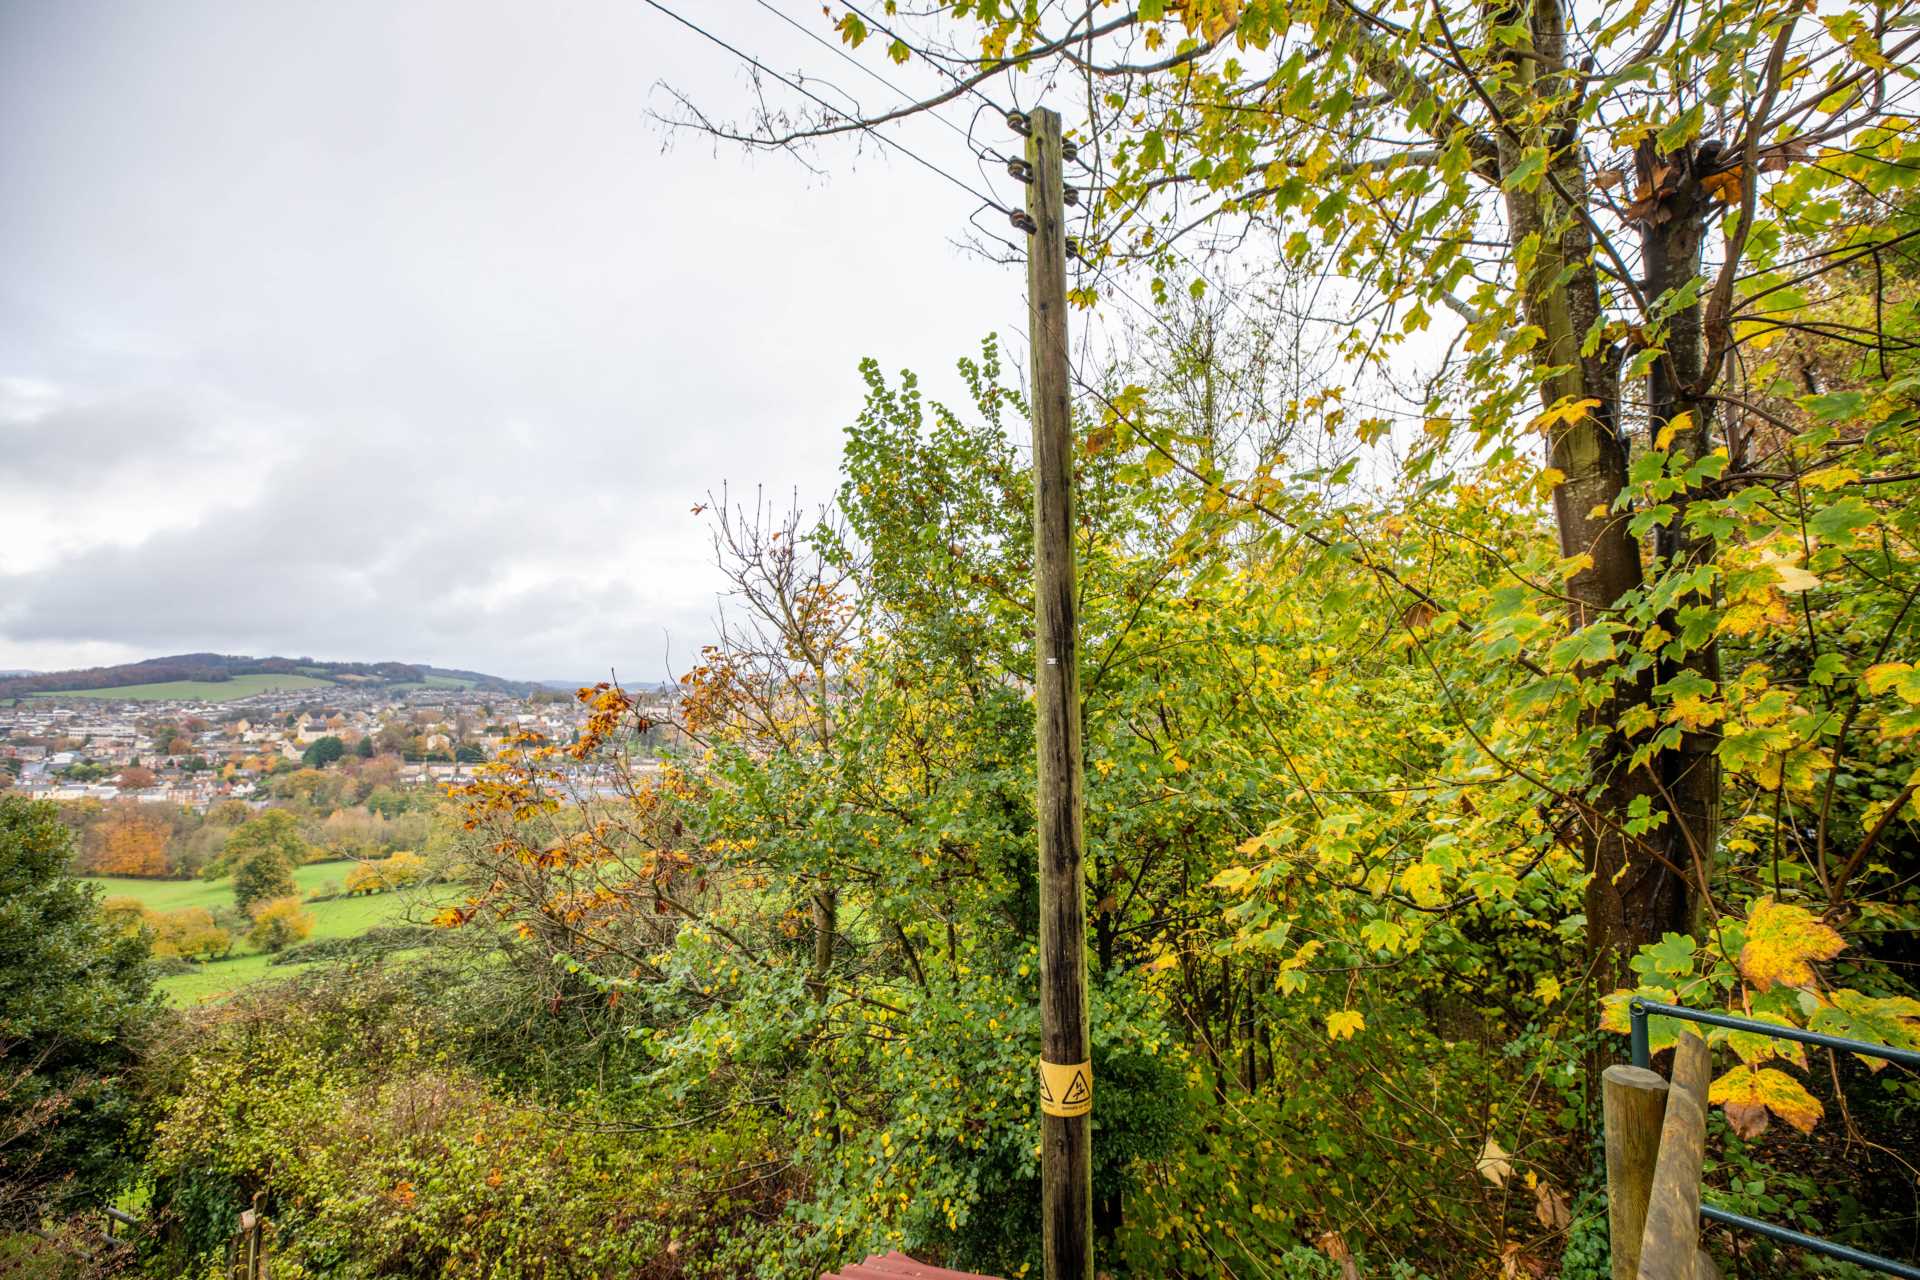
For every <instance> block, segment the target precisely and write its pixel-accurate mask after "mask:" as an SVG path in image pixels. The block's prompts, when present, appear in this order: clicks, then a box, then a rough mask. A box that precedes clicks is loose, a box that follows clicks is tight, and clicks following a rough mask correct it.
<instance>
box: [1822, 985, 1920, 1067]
mask: <svg viewBox="0 0 1920 1280" xmlns="http://www.w3.org/2000/svg"><path fill="white" fill-rule="evenodd" d="M1807 1025H1808V1026H1810V1027H1812V1028H1813V1029H1814V1030H1815V1031H1824V1032H1826V1033H1827V1034H1828V1035H1835V1036H1845V1037H1846V1038H1847V1039H1849V1040H1866V1041H1870V1042H1872V1043H1874V1044H1885V1045H1892V1046H1893V1047H1894V1048H1896V1049H1920V1000H1915V999H1914V998H1913V997H1911V996H1870V995H1867V994H1866V993H1865V992H1862V991H1855V990H1853V989H1852V988H1851V987H1842V988H1841V989H1840V990H1838V991H1835V992H1834V993H1833V1003H1832V1004H1830V1005H1824V1006H1822V1007H1821V1008H1819V1009H1816V1010H1815V1011H1814V1013H1813V1016H1812V1017H1811V1018H1809V1019H1808V1020H1807ZM1854 1056H1855V1057H1858V1058H1859V1059H1860V1061H1861V1062H1863V1063H1865V1064H1866V1066H1867V1069H1868V1070H1870V1071H1878V1070H1880V1069H1881V1068H1883V1067H1885V1066H1886V1065H1887V1060H1886V1059H1885V1058H1869V1057H1866V1056H1865V1055H1861V1054H1856V1055H1854Z"/></svg>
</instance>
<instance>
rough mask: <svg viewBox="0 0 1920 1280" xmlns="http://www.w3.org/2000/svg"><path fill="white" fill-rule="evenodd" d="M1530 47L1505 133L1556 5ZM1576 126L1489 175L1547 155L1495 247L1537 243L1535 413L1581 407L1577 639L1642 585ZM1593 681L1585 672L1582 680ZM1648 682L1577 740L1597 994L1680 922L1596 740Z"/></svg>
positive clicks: (1613, 751) (1567, 442) (1554, 56)
mask: <svg viewBox="0 0 1920 1280" xmlns="http://www.w3.org/2000/svg"><path fill="white" fill-rule="evenodd" d="M1531 34H1532V48H1531V49H1530V50H1517V51H1516V55H1515V57H1514V58H1513V60H1512V61H1511V62H1509V63H1508V64H1507V65H1506V66H1505V68H1503V70H1504V72H1505V73H1506V76H1507V79H1506V82H1505V83H1506V86H1507V87H1505V88H1504V89H1503V90H1502V94H1503V96H1504V97H1505V99H1506V101H1505V102H1503V103H1501V104H1500V106H1501V115H1502V116H1503V117H1504V119H1506V120H1508V121H1524V120H1529V119H1534V118H1537V116H1536V113H1535V112H1534V111H1533V109H1532V108H1533V106H1534V103H1533V101H1532V99H1533V98H1534V96H1535V94H1536V93H1545V94H1549V95H1554V96H1556V97H1566V96H1567V95H1566V94H1565V89H1564V84H1563V83H1562V82H1560V81H1559V79H1558V77H1559V76H1560V75H1562V74H1563V73H1564V72H1565V71H1566V69H1567V63H1566V13H1565V11H1564V9H1563V8H1562V7H1561V3H1560V0H1538V2H1537V3H1536V4H1535V5H1534V7H1533V12H1532V24H1531ZM1577 128H1578V121H1577V119H1576V117H1575V111H1574V109H1573V104H1572V103H1571V102H1567V103H1566V104H1565V105H1564V106H1563V107H1561V108H1559V109H1558V114H1557V117H1556V118H1550V119H1548V120H1545V121H1543V122H1542V123H1541V125H1540V126H1539V127H1538V128H1537V130H1535V131H1534V132H1533V133H1531V134H1527V133H1521V132H1519V126H1512V127H1508V128H1502V129H1501V130H1500V132H1499V134H1498V136H1497V139H1496V145H1497V150H1498V156H1499V164H1500V171H1501V173H1502V174H1505V173H1510V172H1512V171H1513V170H1514V168H1515V166H1516V165H1518V164H1519V162H1520V159H1521V156H1522V153H1523V151H1524V150H1525V149H1526V147H1527V146H1529V145H1531V146H1542V145H1544V146H1548V147H1549V148H1550V156H1549V160H1548V163H1547V166H1546V175H1545V177H1544V178H1543V180H1542V181H1541V182H1540V183H1539V185H1538V186H1536V187H1534V188H1533V189H1532V190H1531V191H1518V190H1510V191H1508V192H1507V193H1506V202H1507V216H1508V234H1509V236H1510V237H1511V240H1512V243H1513V245H1514V246H1515V248H1516V249H1518V248H1519V247H1520V246H1521V245H1522V244H1524V243H1526V242H1528V241H1529V239H1530V238H1532V237H1535V236H1537V237H1538V241H1537V243H1538V245H1539V250H1538V252H1537V254H1536V255H1535V257H1534V260H1533V262H1532V264H1531V266H1530V267H1529V269H1528V270H1527V271H1526V273H1525V274H1524V275H1523V277H1522V279H1521V290H1522V293H1521V297H1522V303H1523V307H1524V310H1525V314H1526V318H1527V320H1528V322H1529V323H1531V324H1534V325H1537V326H1539V328H1540V330H1541V331H1542V332H1543V333H1544V334H1545V339H1544V341H1542V342H1541V343H1539V344H1538V345H1537V346H1536V347H1535V348H1534V358H1535V360H1536V362H1537V364H1538V365H1539V366H1540V367H1542V368H1544V369H1546V370H1549V371H1550V372H1548V374H1547V376H1546V377H1545V378H1544V379H1543V380H1542V385H1541V389H1540V401H1541V406H1542V407H1543V408H1546V409H1551V408H1553V407H1555V406H1559V405H1564V404H1567V403H1572V402H1580V401H1585V402H1590V403H1588V405H1587V408H1586V411H1585V412H1584V413H1581V414H1579V415H1569V416H1568V417H1567V418H1565V419H1563V420H1561V421H1559V422H1558V423H1556V425H1555V426H1554V427H1553V428H1552V434H1551V435H1550V436H1549V438H1548V442H1547V461H1548V465H1549V466H1550V467H1552V468H1553V469H1554V470H1556V471H1558V472H1559V473H1560V474H1561V476H1562V477H1563V478H1562V479H1561V481H1560V483H1559V485H1558V486H1557V487H1556V488H1555V489H1554V493H1553V511H1554V525H1555V529H1556V531H1557V533H1558V535H1559V544H1560V553H1561V555H1563V556H1567V557H1573V556H1586V557H1588V563H1587V564H1586V565H1585V566H1584V567H1583V568H1581V569H1580V570H1579V572H1577V573H1575V574H1574V575H1573V577H1572V578H1570V579H1569V580H1568V583H1567V594H1568V595H1569V596H1571V597H1573V604H1572V607H1571V608H1570V610H1569V617H1568V619H1567V625H1568V627H1569V629H1572V630H1577V629H1579V628H1581V627H1584V626H1587V625H1588V624H1590V623H1592V622H1595V621H1597V620H1599V619H1602V618H1604V617H1606V616H1607V613H1608V611H1609V610H1610V609H1611V608H1612V607H1613V606H1614V605H1615V604H1616V603H1617V602H1618V601H1619V600H1621V599H1622V598H1623V597H1624V596H1626V595H1627V594H1628V593H1630V592H1632V591H1634V590H1635V589H1637V588H1638V587H1640V586H1641V584H1642V581H1643V576H1642V568H1641V563H1640V547H1639V543H1638V541H1637V540H1636V539H1635V538H1634V537H1633V536H1632V535H1631V534H1630V533H1629V532H1628V529H1627V521H1626V520H1625V519H1624V518H1623V517H1622V515H1621V514H1620V513H1619V512H1617V511H1615V510H1614V509H1613V508H1614V503H1615V501H1616V499H1618V498H1619V496H1620V494H1621V493H1622V491H1623V490H1624V489H1625V488H1626V484H1627V455H1626V446H1625V443H1624V441H1623V440H1622V438H1621V436H1620V417H1621V414H1620V384H1619V377H1618V373H1617V370H1616V366H1615V357H1614V356H1613V355H1612V353H1611V352H1609V351H1608V350H1606V349H1605V344H1595V349H1594V350H1593V351H1592V352H1591V353H1589V354H1582V350H1581V349H1582V346H1583V344H1584V342H1585V339H1586V337H1587V335H1588V334H1589V333H1590V332H1591V331H1592V329H1593V327H1594V325H1595V324H1596V323H1597V322H1598V321H1599V320H1600V318H1601V315H1602V311H1601V304H1600V296H1601V295H1600V280H1599V274H1598V270H1597V268H1596V266H1595V264H1594V255H1595V245H1594V241H1593V237H1592V235H1591V233H1590V231H1589V229H1588V226H1587V223H1586V222H1585V221H1584V220H1583V219H1582V217H1581V216H1580V214H1581V213H1582V212H1583V211H1584V207H1585V204H1586V202H1587V201H1588V198H1589V194H1588V187H1587V177H1586V171H1585V169H1584V167H1583V162H1582V159H1581V150H1580V148H1579V147H1578V146H1577V145H1575V142H1576V139H1577V133H1576V130H1577ZM1588 674H1589V676H1593V677H1597V676H1598V674H1599V673H1598V672H1589V673H1588ZM1650 689H1651V686H1650V683H1648V682H1646V681H1641V682H1638V683H1636V684H1634V685H1618V684H1616V685H1615V686H1613V688H1612V690H1611V692H1610V693H1609V695H1608V697H1607V698H1606V699H1605V700H1603V701H1602V703H1601V704H1600V705H1599V706H1596V707H1593V708H1590V709H1588V711H1587V712H1586V713H1585V715H1584V727H1585V728H1586V729H1587V730H1589V731H1590V732H1596V733H1602V734H1604V736H1602V737H1601V738H1600V739H1599V741H1598V742H1597V743H1596V744H1595V745H1594V746H1593V748H1592V769H1591V776H1592V778H1593V779H1594V782H1595V783H1596V784H1597V785H1596V786H1595V788H1594V791H1593V794H1592V795H1591V798H1590V799H1589V800H1588V801H1587V802H1586V805H1585V807H1584V811H1583V813H1582V814H1581V820H1580V822H1579V824H1578V829H1579V830H1580V832H1581V837H1582V852H1583V854H1584V855H1585V864H1586V869H1587V871H1588V873H1589V877H1590V878H1589V880H1588V883H1587V893H1586V908H1587V943H1588V949H1589V952H1590V954H1591V955H1592V956H1593V957H1594V958H1595V960H1596V961H1597V963H1596V964H1595V965H1594V973H1595V979H1596V981H1597V982H1598V983H1600V984H1602V985H1603V988H1604V987H1611V986H1618V985H1626V984H1627V983H1628V980H1629V978H1630V975H1631V971H1630V970H1629V969H1628V967H1627V961H1628V959H1629V958H1630V957H1631V956H1632V955H1633V953H1634V952H1635V951H1636V950H1637V949H1638V948H1639V947H1640V946H1641V945H1642V944H1643V943H1648V942H1657V941H1659V939H1660V936H1661V934H1663V933H1664V932H1666V931H1667V930H1669V929H1676V928H1680V927H1682V926H1683V925H1684V922H1685V918H1686V895H1685V891H1684V885H1683V884H1682V883H1681V882H1680V881H1679V880H1678V878H1677V877H1675V876H1674V875H1673V874H1672V872H1670V871H1669V870H1668V869H1667V867H1666V866H1665V865H1664V864H1663V863H1662V861H1661V859H1660V856H1659V855H1660V853H1661V851H1660V850H1658V849H1657V848H1655V847H1654V846H1653V845H1651V844H1649V843H1648V842H1646V841H1643V840H1640V839H1638V838H1636V837H1632V836H1629V835H1627V833H1626V825H1627V822H1628V814H1629V811H1630V806H1632V804H1633V803H1634V801H1635V800H1636V799H1638V798H1640V797H1641V796H1645V797H1646V798H1647V799H1648V801H1649V802H1650V803H1652V805H1653V806H1654V808H1655V809H1656V810H1658V809H1664V808H1665V804H1664V802H1663V801H1662V799H1661V797H1660V795H1659V794H1658V793H1659V788H1658V786H1656V785H1655V782H1654V779H1653V778H1652V777H1650V776H1647V775H1646V774H1645V773H1644V771H1641V772H1640V773H1639V774H1637V775H1636V774H1635V773H1634V772H1633V771H1631V770H1630V769H1629V768H1628V761H1629V758H1630V756H1631V755H1632V747H1631V744H1629V743H1628V742H1627V741H1626V740H1625V738H1624V737H1623V736H1622V735H1620V734H1619V733H1617V732H1612V731H1609V727H1610V726H1613V725H1617V724H1619V723H1620V719H1621V716H1622V713H1623V712H1625V711H1626V710H1627V709H1628V708H1629V707H1631V706H1633V705H1635V704H1637V703H1640V702H1643V701H1644V700H1645V699H1646V697H1647V696H1648V694H1649V693H1650Z"/></svg>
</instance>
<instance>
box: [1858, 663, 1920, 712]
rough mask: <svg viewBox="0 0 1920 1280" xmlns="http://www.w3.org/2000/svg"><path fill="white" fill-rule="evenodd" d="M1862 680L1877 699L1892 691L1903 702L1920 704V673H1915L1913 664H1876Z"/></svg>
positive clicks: (1867, 671) (1864, 673)
mask: <svg viewBox="0 0 1920 1280" xmlns="http://www.w3.org/2000/svg"><path fill="white" fill-rule="evenodd" d="M1860 678H1861V679H1862V680H1864V681H1865V682H1866V685H1867V692H1868V693H1870V694H1873V695H1874V696H1875V697H1878V696H1879V695H1880V694H1883V693H1885V692H1886V691H1887V690H1889V689H1891V690H1893V691H1894V692H1895V693H1897V694H1899V695H1900V697H1901V699H1902V700H1903V701H1906V702H1920V671H1915V670H1914V669H1913V664H1912V663H1911V662H1876V663H1874V664H1873V665H1872V666H1870V667H1868V668H1867V669H1866V670H1865V671H1864V672H1862V673H1861V677H1860Z"/></svg>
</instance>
